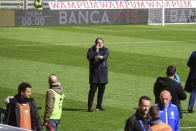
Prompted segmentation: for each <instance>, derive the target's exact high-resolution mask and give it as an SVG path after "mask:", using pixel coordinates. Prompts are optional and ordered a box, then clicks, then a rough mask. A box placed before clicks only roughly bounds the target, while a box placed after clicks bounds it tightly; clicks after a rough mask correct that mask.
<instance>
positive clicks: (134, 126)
mask: <svg viewBox="0 0 196 131" xmlns="http://www.w3.org/2000/svg"><path fill="white" fill-rule="evenodd" d="M141 122H142V124H141ZM143 128H145V130H148V128H149V123H148V119H147V118H144V117H141V116H140V115H139V113H138V111H137V112H136V113H135V114H134V115H133V116H131V117H130V118H129V119H128V120H127V121H126V124H125V128H124V131H143Z"/></svg>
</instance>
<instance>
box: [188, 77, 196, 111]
mask: <svg viewBox="0 0 196 131" xmlns="http://www.w3.org/2000/svg"><path fill="white" fill-rule="evenodd" d="M192 81H193V90H192V91H191V95H190V99H189V107H190V108H193V107H194V104H195V99H196V79H193V80H192Z"/></svg>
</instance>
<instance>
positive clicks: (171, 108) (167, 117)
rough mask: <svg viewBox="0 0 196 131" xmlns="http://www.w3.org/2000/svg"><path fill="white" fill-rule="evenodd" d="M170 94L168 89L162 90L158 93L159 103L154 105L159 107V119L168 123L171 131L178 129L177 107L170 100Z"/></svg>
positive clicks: (177, 130)
mask: <svg viewBox="0 0 196 131" xmlns="http://www.w3.org/2000/svg"><path fill="white" fill-rule="evenodd" d="M171 99H172V96H171V94H170V92H169V91H167V90H163V91H162V92H161V93H160V101H161V103H157V104H156V105H157V106H158V107H159V108H160V119H161V121H162V122H164V123H166V124H168V125H170V126H171V127H172V130H173V131H179V130H180V123H179V113H178V108H177V107H176V106H175V105H173V104H172V102H171Z"/></svg>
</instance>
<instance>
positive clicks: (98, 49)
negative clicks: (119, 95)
mask: <svg viewBox="0 0 196 131" xmlns="http://www.w3.org/2000/svg"><path fill="white" fill-rule="evenodd" d="M103 44H104V41H103V39H102V38H97V39H96V40H95V45H94V46H92V47H91V48H89V50H88V53H87V59H88V60H89V68H90V69H89V84H90V91H89V95H88V112H93V110H92V104H93V99H94V95H95V92H96V90H97V87H98V95H97V107H96V110H101V111H103V110H104V109H103V108H102V99H103V94H104V90H105V85H106V84H107V83H108V69H107V59H108V56H109V50H108V49H107V48H105V47H104V46H103Z"/></svg>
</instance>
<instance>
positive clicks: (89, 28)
mask: <svg viewBox="0 0 196 131" xmlns="http://www.w3.org/2000/svg"><path fill="white" fill-rule="evenodd" d="M72 28H76V29H85V30H97V31H110V32H131V31H132V30H129V31H117V30H105V29H97V28H92V27H72ZM99 28H100V27H99ZM138 31H141V30H138ZM142 31H157V30H144V29H142ZM133 32H136V30H134V31H133Z"/></svg>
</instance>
